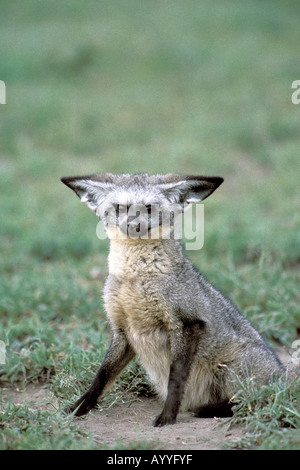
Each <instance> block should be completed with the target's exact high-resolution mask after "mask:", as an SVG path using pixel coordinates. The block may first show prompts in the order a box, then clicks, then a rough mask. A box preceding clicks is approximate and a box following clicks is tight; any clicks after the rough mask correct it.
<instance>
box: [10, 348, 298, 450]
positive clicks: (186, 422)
mask: <svg viewBox="0 0 300 470" xmlns="http://www.w3.org/2000/svg"><path fill="white" fill-rule="evenodd" d="M277 352H279V355H280V358H281V359H282V360H283V361H284V362H285V363H288V362H290V356H289V355H287V354H286V353H285V351H284V350H282V349H281V350H280V351H277ZM2 397H3V399H4V401H6V400H7V399H8V397H9V398H10V400H11V401H13V402H14V403H28V402H30V403H31V406H32V408H35V409H37V408H39V409H49V410H51V409H53V410H54V408H53V406H56V405H57V403H55V400H54V399H53V396H51V393H50V392H49V389H48V388H47V386H45V385H40V384H30V385H28V387H27V388H26V390H25V391H21V390H18V389H11V388H10V389H6V390H3V394H2ZM51 403H52V404H51ZM128 403H130V404H128ZM161 409H162V404H161V403H160V402H159V401H158V400H157V399H155V398H142V399H138V400H135V401H133V402H129V401H128V400H126V401H125V402H124V403H121V404H117V405H114V406H112V407H110V408H104V407H103V408H102V409H99V410H95V411H92V412H90V413H89V414H88V415H87V416H85V417H84V418H74V419H76V420H77V422H78V424H79V426H81V427H82V429H83V430H84V431H86V432H90V433H92V434H93V435H94V437H95V441H96V443H97V444H99V448H103V446H105V447H107V448H114V449H118V448H122V449H126V448H127V446H130V445H132V444H133V443H134V442H140V441H143V442H144V443H145V442H148V443H151V445H152V446H153V448H156V449H163V450H218V449H223V448H224V443H228V444H229V443H230V442H231V441H233V440H235V439H237V438H241V437H242V436H243V433H244V430H243V427H242V426H230V427H229V420H228V418H213V419H211V418H208V419H203V418H201V419H199V418H195V417H194V416H193V414H192V413H188V412H184V413H179V415H178V418H177V422H176V424H174V425H171V426H164V427H162V428H154V427H153V426H152V421H153V419H154V418H155V416H156V415H157V414H159V413H160V412H161Z"/></svg>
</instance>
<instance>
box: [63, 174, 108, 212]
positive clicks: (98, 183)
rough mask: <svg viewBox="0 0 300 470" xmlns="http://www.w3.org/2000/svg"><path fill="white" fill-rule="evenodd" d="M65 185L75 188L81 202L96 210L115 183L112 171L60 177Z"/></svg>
mask: <svg viewBox="0 0 300 470" xmlns="http://www.w3.org/2000/svg"><path fill="white" fill-rule="evenodd" d="M60 180H61V181H62V182H63V183H64V184H65V185H67V186H69V188H71V189H73V191H75V193H76V194H77V196H78V197H79V198H80V200H81V202H85V203H86V204H87V206H88V207H89V208H90V209H91V210H92V211H93V212H96V210H97V207H98V206H99V204H100V203H101V202H102V201H103V199H104V198H105V196H106V195H107V194H108V192H110V191H111V188H112V185H113V179H112V175H111V174H110V173H105V174H98V175H97V174H96V175H88V176H64V177H63V178H61V179H60Z"/></svg>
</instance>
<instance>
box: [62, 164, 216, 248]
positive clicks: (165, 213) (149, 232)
mask: <svg viewBox="0 0 300 470" xmlns="http://www.w3.org/2000/svg"><path fill="white" fill-rule="evenodd" d="M61 181H62V182H63V183H64V184H66V185H67V186H69V187H70V188H71V189H73V190H74V191H75V193H76V194H77V195H78V196H79V198H80V199H81V201H82V202H85V203H86V204H87V205H88V207H89V208H90V209H91V210H92V211H93V212H96V214H97V215H98V216H99V217H100V218H101V219H102V221H103V223H104V226H105V228H106V231H107V234H108V236H109V238H111V239H113V238H118V239H120V238H123V239H124V238H127V237H129V238H144V239H148V238H151V239H153V238H162V237H164V236H165V237H166V238H171V236H168V235H167V236H166V233H164V231H166V230H169V235H170V231H171V232H172V229H173V228H174V223H175V221H176V218H177V217H178V215H179V214H181V213H182V212H183V210H184V209H185V208H186V207H187V206H188V205H190V204H192V203H196V202H200V201H202V200H203V199H205V198H206V197H208V196H209V195H210V194H211V193H212V192H213V191H214V190H215V189H217V187H218V186H219V185H220V184H221V183H222V182H223V178H220V177H205V176H193V175H177V174H171V173H170V174H167V175H152V176H149V175H148V174H146V173H140V174H136V175H130V174H121V175H113V174H111V173H104V174H94V175H88V176H75V177H63V178H61Z"/></svg>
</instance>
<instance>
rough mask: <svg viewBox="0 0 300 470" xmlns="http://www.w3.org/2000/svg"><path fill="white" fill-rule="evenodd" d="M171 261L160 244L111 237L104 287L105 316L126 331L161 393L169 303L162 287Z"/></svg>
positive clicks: (165, 376)
mask: <svg viewBox="0 0 300 470" xmlns="http://www.w3.org/2000/svg"><path fill="white" fill-rule="evenodd" d="M170 270H171V263H170V260H169V258H168V256H167V255H166V253H165V252H164V248H163V246H162V244H160V243H159V242H158V243H154V242H153V243H131V242H126V243H124V242H123V243H122V242H112V243H111V250H110V254H109V277H108V279H107V282H106V285H105V289H104V301H105V307H106V311H107V315H108V319H109V321H110V323H111V325H112V328H113V329H121V330H122V331H124V332H125V334H126V336H127V338H128V340H129V342H130V344H131V345H132V347H133V349H134V350H135V352H136V354H137V356H138V357H139V359H140V360H141V362H142V364H143V365H144V367H145V368H146V370H147V372H148V374H149V376H150V378H151V379H152V381H153V382H154V384H155V385H156V388H157V389H159V390H158V391H159V393H160V395H162V396H164V395H165V394H166V393H167V386H168V383H167V382H168V371H169V368H170V362H171V354H170V340H169V335H170V332H171V330H173V329H174V328H176V325H175V324H174V317H173V315H172V312H171V305H170V304H169V303H168V301H167V300H166V299H165V298H164V296H163V294H162V291H161V289H160V286H161V283H162V282H163V277H164V276H165V275H166V274H168V273H169V271H170Z"/></svg>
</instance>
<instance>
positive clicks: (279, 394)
mask: <svg viewBox="0 0 300 470" xmlns="http://www.w3.org/2000/svg"><path fill="white" fill-rule="evenodd" d="M234 400H236V401H237V402H238V404H237V405H236V406H235V408H234V418H233V419H232V421H231V423H230V425H234V424H243V425H244V426H245V431H246V434H245V436H244V437H243V438H240V439H239V440H236V441H235V442H234V441H233V442H231V447H236V448H244V449H251V448H253V447H255V448H258V449H260V450H278V449H281V450H298V449H299V445H300V413H299V409H300V387H299V381H298V380H296V379H291V378H289V377H285V378H282V379H280V380H279V381H277V382H274V383H270V384H268V385H264V386H262V387H258V386H257V384H255V381H254V380H253V378H252V377H250V378H248V379H247V380H245V381H244V382H239V381H238V392H237V394H236V395H235V396H234Z"/></svg>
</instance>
